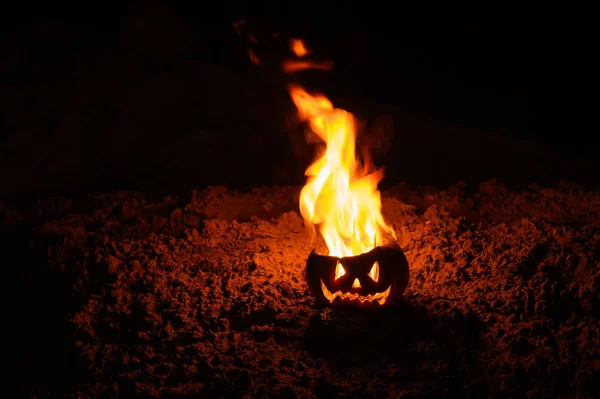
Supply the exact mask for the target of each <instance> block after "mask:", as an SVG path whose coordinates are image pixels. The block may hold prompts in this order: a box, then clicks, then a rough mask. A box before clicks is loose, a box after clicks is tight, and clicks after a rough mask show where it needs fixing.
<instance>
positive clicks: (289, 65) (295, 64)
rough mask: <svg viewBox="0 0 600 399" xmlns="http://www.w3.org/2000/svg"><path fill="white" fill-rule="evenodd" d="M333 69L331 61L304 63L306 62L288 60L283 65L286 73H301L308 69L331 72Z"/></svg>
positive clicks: (282, 67)
mask: <svg viewBox="0 0 600 399" xmlns="http://www.w3.org/2000/svg"><path fill="white" fill-rule="evenodd" d="M332 68H333V62H331V60H325V61H304V60H302V61H301V60H286V61H283V62H282V63H281V69H283V72H285V73H294V72H300V71H304V70H307V69H320V70H322V71H330V70H331V69H332Z"/></svg>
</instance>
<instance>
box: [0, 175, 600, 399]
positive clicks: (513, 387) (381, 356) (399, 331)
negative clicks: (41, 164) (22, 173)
mask: <svg viewBox="0 0 600 399" xmlns="http://www.w3.org/2000/svg"><path fill="white" fill-rule="evenodd" d="M298 192H299V188H298V187H290V186H281V187H264V188H257V189H254V190H252V191H251V192H246V193H241V192H235V191H232V190H228V189H226V188H224V187H209V188H207V189H205V190H196V191H193V192H191V193H190V194H189V195H188V196H186V197H184V198H172V197H165V198H162V199H152V198H145V197H144V196H143V195H142V194H140V193H136V192H117V193H110V194H105V195H101V196H96V197H90V198H88V199H86V200H81V199H79V200H76V199H64V198H63V199H57V200H53V201H45V202H38V203H36V204H33V205H32V206H31V207H30V208H28V209H26V210H21V211H17V210H16V209H11V208H8V207H6V206H2V207H0V209H1V212H0V215H2V219H3V226H4V228H3V232H5V233H6V235H5V237H9V236H10V237H12V238H13V241H14V242H17V240H19V242H21V241H23V242H25V238H27V241H28V244H27V255H26V256H23V257H22V260H23V262H22V264H19V265H18V267H19V268H20V271H19V277H20V278H19V280H18V281H20V282H22V283H23V289H25V297H31V298H32V299H31V304H30V305H31V307H30V308H29V311H28V312H23V314H25V313H26V314H27V315H29V317H28V316H25V317H24V321H23V322H24V323H29V324H25V325H24V326H28V327H29V330H31V331H32V332H31V334H30V335H28V334H26V331H28V329H27V328H23V329H22V331H20V332H19V333H18V334H17V335H22V336H21V340H22V341H18V340H17V341H15V345H21V344H20V343H19V342H26V345H23V346H19V347H22V348H24V349H23V352H22V353H21V356H20V359H19V360H20V362H19V363H18V364H19V365H20V367H22V368H21V369H19V371H20V372H21V377H22V378H21V379H20V380H19V381H20V385H19V389H20V391H21V392H23V393H25V392H29V393H34V394H35V395H34V396H35V397H47V396H54V395H58V394H64V393H67V394H76V397H80V398H96V397H130V396H131V395H133V394H134V393H135V394H138V395H142V396H149V397H252V398H254V397H290V398H293V397H302V398H305V397H306V398H312V397H332V396H346V397H403V398H404V397H426V396H429V397H431V396H435V397H465V396H466V397H486V396H493V397H508V396H511V397H527V396H529V397H598V395H599V394H600V392H599V391H598V388H597V386H595V384H594V383H593V381H594V380H595V379H596V380H597V379H598V377H600V323H599V318H598V314H599V310H600V299H599V293H600V268H599V267H598V266H599V265H598V259H600V224H599V221H600V193H598V192H590V191H585V190H584V189H582V188H580V187H578V186H577V185H574V184H566V183H564V184H561V185H560V186H557V187H551V188H543V187H540V186H536V185H531V186H523V187H520V188H513V189H509V188H508V187H506V186H505V185H503V184H501V183H498V182H496V181H494V180H491V181H487V182H484V183H482V184H479V185H473V186H467V185H466V184H460V183H459V184H456V185H454V186H452V187H450V188H448V189H446V190H443V191H440V190H438V189H435V188H433V187H409V186H407V185H398V186H395V187H393V188H391V189H389V190H386V191H385V192H384V193H383V212H384V215H385V217H386V218H387V220H388V221H389V223H390V224H391V225H392V226H393V227H394V229H395V230H396V232H397V236H398V242H399V243H400V245H401V246H402V247H403V248H404V249H405V251H406V255H407V258H408V260H409V262H410V267H411V281H410V284H409V287H408V290H407V292H406V295H405V298H404V300H403V301H401V302H400V303H399V304H397V306H394V307H393V308H390V309H386V310H380V311H374V312H360V311H347V310H346V311H344V310H335V311H332V310H330V309H320V308H318V307H316V306H314V304H313V301H312V298H311V296H310V294H309V292H308V291H307V289H306V285H305V283H304V281H303V268H304V262H305V261H306V257H307V255H308V253H309V252H310V250H311V249H312V248H313V246H314V245H315V244H314V243H312V242H311V238H310V236H309V235H308V234H307V232H306V231H305V230H304V227H303V222H302V219H301V217H300V216H299V214H298V213H297V196H298ZM5 242H7V241H6V240H5ZM11 247H12V249H13V250H15V251H16V250H20V249H19V247H18V246H11ZM23 249H24V248H23ZM4 253H5V254H7V252H4Z"/></svg>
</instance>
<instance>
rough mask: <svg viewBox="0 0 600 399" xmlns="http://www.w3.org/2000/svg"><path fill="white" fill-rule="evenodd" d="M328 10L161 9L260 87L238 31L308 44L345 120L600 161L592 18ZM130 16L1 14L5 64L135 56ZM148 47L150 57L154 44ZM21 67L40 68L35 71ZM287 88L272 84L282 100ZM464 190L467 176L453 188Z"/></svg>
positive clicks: (219, 60) (66, 7) (530, 12)
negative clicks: (370, 119) (375, 119)
mask: <svg viewBox="0 0 600 399" xmlns="http://www.w3.org/2000/svg"><path fill="white" fill-rule="evenodd" d="M139 3H140V4H141V3H144V2H139ZM323 3H324V2H321V4H319V3H318V2H314V3H313V4H311V3H310V2H298V3H290V4H286V5H281V4H266V3H262V4H259V3H258V2H252V3H248V2H239V3H237V2H225V3H219V4H211V5H210V6H206V5H205V4H204V2H198V1H194V2H192V1H179V2H161V4H167V5H168V7H169V8H170V9H171V11H172V12H174V13H175V14H176V15H177V18H179V20H181V21H183V24H185V26H186V29H190V30H191V31H193V32H194V33H195V36H194V37H195V39H192V40H198V41H199V42H202V43H201V44H200V45H198V46H196V50H193V51H192V52H191V53H189V54H184V55H183V57H189V59H193V60H200V61H202V60H206V61H208V62H209V63H210V64H223V65H224V66H226V67H227V68H228V69H229V70H236V71H238V72H240V76H249V77H250V76H253V77H252V79H254V80H255V81H258V80H260V76H261V75H260V74H259V73H257V72H256V70H255V68H254V67H253V66H252V65H251V63H250V62H249V60H248V56H247V53H246V44H247V43H245V42H244V40H243V39H242V38H240V37H238V36H237V34H236V32H235V31H234V29H233V28H232V22H233V21H236V20H238V19H239V18H240V17H247V18H248V20H249V21H250V22H251V24H249V25H252V27H253V29H256V30H257V31H259V32H266V33H269V32H281V33H283V35H288V36H295V37H301V38H304V39H306V42H307V43H308V44H309V46H312V47H313V48H316V49H317V51H318V52H320V53H322V54H323V55H325V56H327V57H331V58H333V60H334V63H335V69H334V70H333V71H332V72H330V73H323V72H315V73H313V74H312V75H310V73H308V74H307V75H308V76H309V77H308V78H307V79H308V80H309V81H310V79H313V80H314V83H315V84H314V86H315V88H318V89H319V90H321V91H323V92H325V93H326V94H327V95H328V96H329V97H330V98H332V100H333V101H334V103H335V104H336V105H338V106H340V107H343V108H346V107H345V106H344V99H345V98H362V99H365V102H367V103H370V104H378V105H381V104H390V105H394V106H397V107H399V108H400V109H402V110H406V111H408V112H410V113H412V114H413V115H423V117H424V118H425V119H429V120H431V119H433V120H436V121H440V122H441V123H442V124H444V123H447V124H448V125H457V126H463V127H466V128H474V129H475V130H478V131H481V132H509V134H510V135H514V136H522V137H529V138H534V139H535V140H536V141H538V142H541V143H543V144H544V145H546V146H549V147H551V148H552V149H553V150H554V151H558V152H562V153H564V154H567V155H573V156H575V157H577V156H580V155H584V156H595V157H596V156H597V155H598V154H597V148H598V147H597V143H596V142H597V138H596V135H591V134H590V133H591V132H593V131H594V130H597V129H595V128H594V125H593V124H590V120H591V119H592V116H593V115H594V113H595V110H593V109H592V106H591V104H592V102H591V101H588V100H587V98H593V96H591V95H590V94H589V92H593V89H592V81H593V79H592V77H593V76H594V75H593V73H591V72H594V68H593V66H592V64H591V62H590V60H591V59H592V58H593V53H592V49H593V46H592V44H591V43H592V41H593V37H594V36H593V35H592V34H591V32H592V30H593V25H592V24H590V23H589V21H588V20H589V17H590V16H591V15H592V14H591V13H590V11H589V10H584V9H582V10H577V9H575V8H574V7H573V8H570V9H567V8H565V7H563V8H559V7H556V8H551V7H549V6H547V5H544V6H535V5H527V6H523V5H522V4H516V5H511V4H510V2H504V3H503V4H502V5H479V6H476V7H473V6H471V7H467V6H462V5H456V4H452V5H450V4H446V5H443V4H441V5H435V6H428V5H419V4H417V5H400V6H399V5H390V4H388V3H383V2H367V3H361V4H348V3H345V4H340V6H339V7H336V6H335V5H334V3H332V2H327V4H326V5H323ZM132 4H135V3H134V2H131V1H130V2H119V3H115V4H107V3H102V4H101V5H95V6H91V5H90V4H88V3H85V4H84V3H78V4H68V3H59V4H49V3H47V4H46V5H42V6H39V5H35V6H34V5H33V4H28V3H25V2H22V3H19V7H20V10H17V12H16V13H14V14H9V13H4V14H3V16H4V24H3V27H4V29H5V30H6V31H7V32H8V34H5V35H3V37H2V39H1V40H2V42H0V43H2V45H3V46H7V48H8V49H9V50H6V52H5V54H17V55H18V54H21V53H23V54H24V53H28V54H33V53H36V52H37V53H36V54H38V53H39V54H38V55H39V56H40V57H42V58H44V57H45V59H46V61H45V62H47V61H48V60H51V61H50V63H52V62H55V63H56V64H57V65H59V64H60V62H63V61H52V60H60V59H61V57H62V59H68V56H65V55H68V54H78V53H81V52H88V53H93V52H94V51H96V50H98V51H97V53H98V54H100V55H99V57H102V55H101V54H102V50H103V49H116V48H123V46H125V44H124V43H122V39H121V38H122V35H121V29H122V28H123V21H124V20H125V18H126V17H127V15H128V13H129V12H130V6H131V5H132ZM167 17H168V16H167ZM167 17H165V18H167ZM45 22H53V23H55V24H56V23H58V25H61V26H64V27H67V28H68V30H69V31H70V36H69V37H70V39H69V40H68V41H65V42H64V44H63V43H62V42H59V44H58V45H57V44H56V43H57V42H56V40H55V41H54V42H53V44H52V47H51V48H50V47H48V49H45V47H44V46H45V45H44V44H40V43H39V39H36V38H34V39H31V38H30V39H27V38H28V37H29V36H32V37H43V33H42V34H41V36H40V33H39V32H38V33H37V35H38V36H35V35H34V34H31V35H30V33H29V32H30V31H32V28H31V27H32V26H34V25H36V24H39V23H45ZM154 23H158V22H154ZM168 29H171V25H169V27H168V28H167V30H168ZM73 32H75V34H74V35H73ZM161 32H162V31H161ZM146 33H148V32H147V31H146ZM73 37H74V38H75V39H73ZM17 38H18V39H17ZM28 40H29V41H28ZM145 40H146V42H148V43H150V46H152V40H154V39H145ZM177 40H179V39H177ZM59 41H60V39H59ZM61 46H62V47H61ZM163 46H164V44H163ZM30 47H31V48H30ZM34 47H35V49H33V48H34ZM192 47H193V46H192ZM129 50H130V49H129ZM129 50H127V51H129ZM11 51H12V53H11ZM276 53H277V51H275V53H273V54H271V55H272V56H273V58H274V59H275V58H276V57H277V56H278V54H276ZM186 59H187V58H186ZM266 59H267V61H268V57H267V58H266ZM21 65H24V66H23V67H24V68H31V62H30V61H25V62H24V63H21ZM0 66H1V65H0ZM58 68H60V65H59V66H58ZM12 73H13V76H18V75H19V72H18V71H17V73H16V74H15V71H12ZM27 73H28V72H24V73H23V76H25V75H26V74H27ZM253 74H254V75H253ZM305 76H306V75H305ZM9 80H10V79H9ZM283 83H284V82H283V81H271V82H267V83H266V84H267V85H271V86H272V87H274V86H277V87H282V88H283V87H284V86H283ZM303 83H305V82H303ZM257 84H259V83H257ZM282 90H283V89H282ZM348 101H350V102H351V100H348ZM348 109H349V110H350V111H352V112H358V113H360V111H361V110H354V109H351V108H348ZM165 117H167V116H165ZM590 136H591V137H590ZM439 150H440V151H444V150H445V149H443V148H440V149H439ZM140 152H141V153H142V152H143V150H140ZM99 156H100V155H99ZM482 156H487V155H482ZM507 157H510V156H507ZM500 158H502V157H500ZM534 161H535V160H534ZM73 162H76V161H73ZM440 162H442V161H440ZM265 165H266V163H265ZM267 166H268V165H267ZM267 166H265V167H267ZM115 168H117V166H115ZM440 168H442V169H444V167H443V166H440ZM101 169H102V168H101ZM257 170H258V169H257ZM82 173H83V172H82ZM257 173H263V172H259V171H257ZM461 173H462V172H461ZM490 173H492V172H490ZM431 174H432V175H436V174H438V172H435V171H432V172H431ZM399 177H401V178H404V177H405V176H404V175H402V176H399ZM449 178H450V177H449ZM460 178H462V175H460V173H459V174H458V175H457V176H454V175H453V176H452V177H451V179H460ZM107 179H108V180H114V178H113V177H109V178H107ZM131 179H132V180H133V181H137V180H136V179H137V177H135V176H133V177H131Z"/></svg>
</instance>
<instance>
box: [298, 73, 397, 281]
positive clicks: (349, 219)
mask: <svg viewBox="0 0 600 399" xmlns="http://www.w3.org/2000/svg"><path fill="white" fill-rule="evenodd" d="M288 90H289V93H290V96H291V97H292V100H293V102H294V104H295V105H296V107H297V108H298V112H299V114H300V117H301V118H302V119H303V120H308V121H309V123H310V127H311V129H312V130H313V131H314V132H315V133H316V134H317V135H318V136H319V137H320V138H321V139H322V140H323V141H324V142H325V145H326V148H325V150H324V152H323V153H322V154H320V155H319V157H318V158H317V159H316V160H315V161H314V162H313V163H312V164H311V165H310V166H309V167H308V169H306V173H305V174H306V176H308V180H307V182H306V185H305V186H304V187H303V188H302V191H301V193H300V212H301V214H302V217H303V218H304V220H305V221H306V222H307V223H308V224H309V225H310V226H312V227H314V226H317V228H318V230H319V232H320V234H321V235H322V236H323V238H324V239H325V242H326V244H327V248H328V249H329V256H336V257H345V256H355V255H360V254H362V253H365V252H368V251H370V250H372V249H373V248H375V247H376V246H377V245H379V244H382V242H383V235H384V233H388V234H390V235H391V236H393V237H395V234H394V230H393V229H392V228H390V227H389V226H388V225H387V224H386V223H385V221H384V219H383V216H382V214H381V197H380V193H379V190H378V189H377V184H378V183H379V182H380V181H381V179H382V178H383V169H376V168H375V167H374V165H373V163H372V162H371V158H370V157H369V154H368V153H367V152H366V151H365V152H363V153H362V154H361V155H362V159H359V158H357V156H356V155H357V154H356V130H355V119H354V116H353V115H352V114H351V113H349V112H347V111H344V110H342V109H339V108H334V107H333V104H332V103H331V101H329V99H328V98H327V97H325V96H324V95H322V94H315V95H311V94H309V93H308V92H307V91H306V90H304V88H302V87H301V86H299V85H294V84H293V85H290V86H288ZM339 273H341V272H339ZM336 274H338V271H336Z"/></svg>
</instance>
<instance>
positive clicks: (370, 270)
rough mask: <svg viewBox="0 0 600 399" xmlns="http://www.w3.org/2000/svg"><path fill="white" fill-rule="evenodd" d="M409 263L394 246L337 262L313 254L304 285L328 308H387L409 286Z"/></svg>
mask: <svg viewBox="0 0 600 399" xmlns="http://www.w3.org/2000/svg"><path fill="white" fill-rule="evenodd" d="M408 278H409V272H408V261H407V259H406V256H405V255H404V252H402V249H401V248H400V246H399V245H398V244H396V243H392V244H388V245H385V246H381V247H376V248H374V249H372V250H371V251H369V252H366V253H364V254H361V255H357V256H347V257H342V258H338V257H335V256H326V255H319V254H317V253H316V252H315V251H312V252H311V253H310V255H309V257H308V260H307V261H306V281H307V283H308V286H309V288H310V290H311V292H312V294H313V296H314V297H315V299H316V301H317V302H319V303H323V304H326V305H328V306H331V307H381V306H389V305H390V304H392V303H394V302H395V301H396V300H397V299H398V298H400V297H401V296H402V294H404V291H405V290H406V287H407V285H408Z"/></svg>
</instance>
